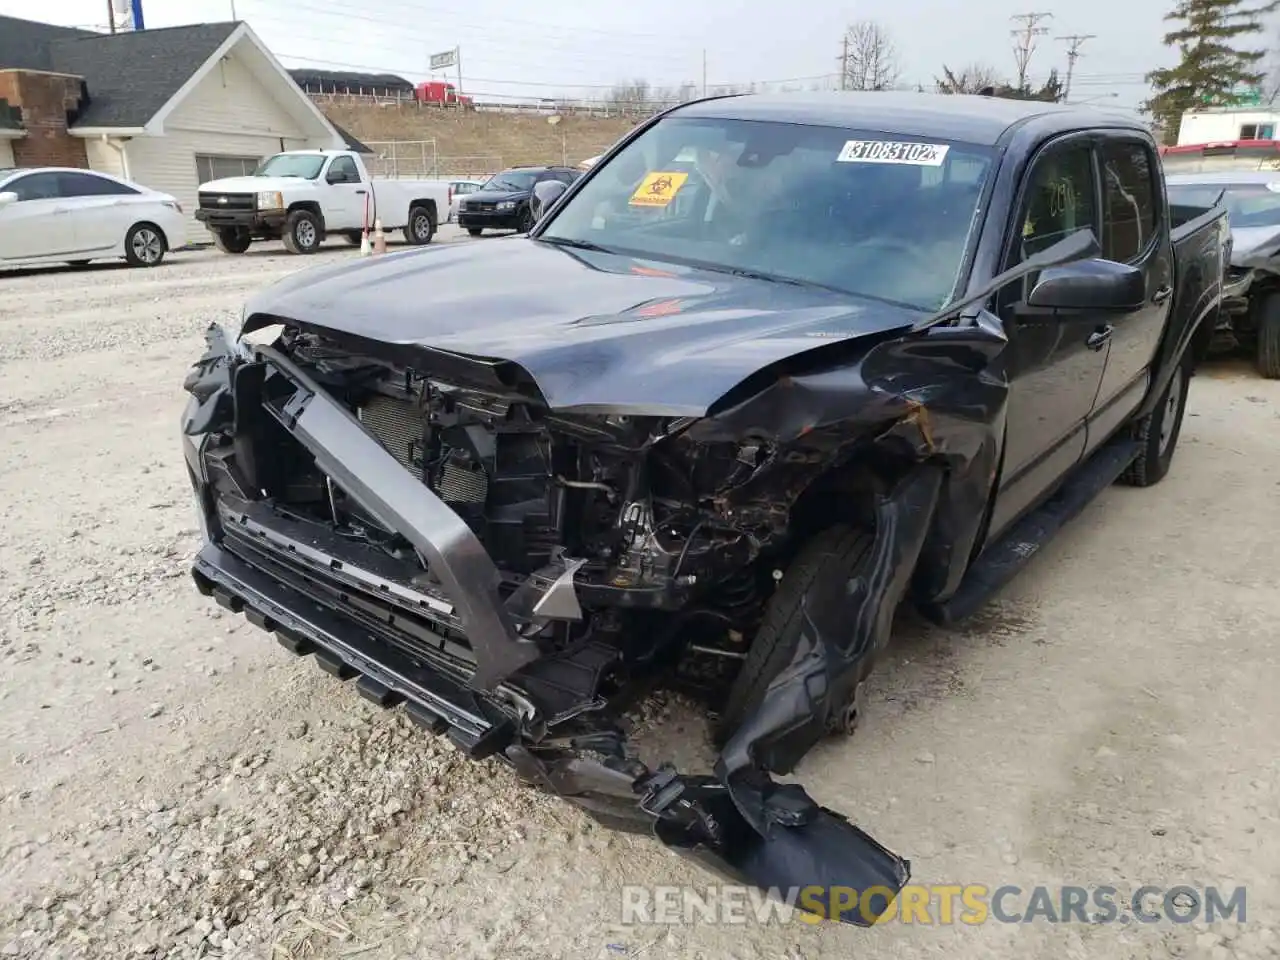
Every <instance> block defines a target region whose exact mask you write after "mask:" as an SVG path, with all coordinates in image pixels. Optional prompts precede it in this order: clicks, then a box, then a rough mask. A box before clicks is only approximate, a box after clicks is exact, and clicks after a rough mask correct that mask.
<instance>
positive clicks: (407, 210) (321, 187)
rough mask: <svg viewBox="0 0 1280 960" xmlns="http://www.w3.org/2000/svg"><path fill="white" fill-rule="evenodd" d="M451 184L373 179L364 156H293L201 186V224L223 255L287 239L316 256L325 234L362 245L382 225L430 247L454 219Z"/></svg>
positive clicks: (293, 247)
mask: <svg viewBox="0 0 1280 960" xmlns="http://www.w3.org/2000/svg"><path fill="white" fill-rule="evenodd" d="M452 192H453V191H452V190H451V188H450V187H449V185H448V184H447V183H442V182H439V181H432V180H374V179H373V178H372V177H370V176H369V171H368V170H367V169H365V165H364V162H363V161H362V160H361V159H360V155H359V154H358V153H353V152H351V151H349V150H288V151H285V152H284V153H277V154H276V155H275V156H273V157H269V158H268V159H266V160H264V161H263V162H262V165H261V166H259V167H258V169H257V170H256V171H255V172H254V174H253V175H252V176H249V177H227V178H225V179H222V180H211V181H209V182H208V183H202V184H201V185H200V192H199V197H200V201H199V206H198V207H197V209H196V213H195V216H196V219H197V220H199V221H200V222H201V223H203V224H204V225H205V226H206V227H208V228H209V231H210V232H211V233H212V234H213V237H214V243H215V244H216V245H217V247H218V249H219V250H221V251H222V252H224V253H244V252H245V251H246V250H248V249H249V245H250V244H251V243H252V242H253V241H254V240H283V241H284V245H285V249H287V250H288V251H289V252H290V253H314V252H315V251H316V249H317V248H318V247H319V246H320V244H321V243H323V242H324V239H325V237H326V236H328V235H330V234H337V235H340V236H343V237H345V238H346V239H347V240H348V241H349V242H351V243H359V242H360V233H361V230H362V229H363V228H364V227H365V225H366V224H367V225H368V227H369V229H370V230H372V229H373V223H374V220H379V219H380V220H381V221H382V227H383V229H384V230H386V231H391V230H403V231H404V238H405V240H406V241H407V242H409V243H414V244H420V243H430V242H431V238H432V237H433V236H434V235H435V232H436V226H437V225H438V224H439V223H441V222H442V220H444V219H445V218H447V217H448V216H449V205H450V203H451V202H452V200H453V196H452Z"/></svg>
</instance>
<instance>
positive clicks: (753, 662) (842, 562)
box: [717, 526, 875, 742]
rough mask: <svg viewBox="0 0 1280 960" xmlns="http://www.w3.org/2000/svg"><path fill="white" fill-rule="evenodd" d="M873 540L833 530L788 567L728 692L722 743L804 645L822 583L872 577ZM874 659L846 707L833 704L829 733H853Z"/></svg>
mask: <svg viewBox="0 0 1280 960" xmlns="http://www.w3.org/2000/svg"><path fill="white" fill-rule="evenodd" d="M874 544H875V536H874V535H873V534H872V533H871V532H870V531H868V530H860V529H856V528H854V527H850V526H835V527H829V528H827V529H826V530H823V531H822V532H821V533H819V534H817V535H816V536H815V537H814V538H813V539H812V540H810V541H809V542H808V543H807V544H805V545H804V547H803V548H801V550H800V552H799V553H798V554H797V555H796V557H795V559H794V560H792V561H791V563H790V564H789V565H788V566H787V570H786V575H785V576H784V577H783V578H782V580H781V582H780V583H779V584H778V589H777V590H776V591H774V593H773V595H772V596H771V597H770V598H769V600H768V603H767V604H766V605H765V608H764V617H763V618H762V620H761V622H760V629H759V630H758V631H757V632H756V635H755V638H754V639H753V640H752V641H751V646H750V648H749V649H748V651H747V658H746V660H744V661H743V662H742V668H741V669H740V670H739V671H738V675H737V677H736V678H735V679H734V681H733V687H732V689H730V691H729V696H728V699H727V700H726V701H725V706H724V709H723V710H722V711H721V714H720V719H719V723H718V725H717V726H718V730H717V734H718V739H719V740H720V741H721V742H724V741H726V740H728V738H729V737H730V736H731V735H732V734H733V732H734V731H735V730H736V729H737V728H738V727H739V726H740V725H741V724H742V721H743V720H745V719H746V718H747V716H748V715H749V714H750V713H751V711H752V710H754V709H755V708H756V707H758V706H759V705H760V703H761V702H762V701H763V700H764V695H765V692H766V691H767V690H768V689H769V684H771V683H772V682H773V681H774V678H776V677H777V676H778V674H779V673H781V672H782V671H783V670H785V669H786V668H787V667H788V666H789V665H790V664H791V661H792V660H793V659H794V658H795V656H796V652H797V651H798V650H799V649H800V646H801V644H802V643H805V642H806V637H805V629H806V625H807V621H808V612H807V609H806V608H807V606H808V604H811V603H813V602H814V600H815V599H816V598H815V592H816V591H817V590H818V589H820V587H819V584H822V583H823V582H824V581H826V580H828V579H829V578H830V577H831V576H832V575H833V574H834V575H836V576H838V577H840V578H841V579H842V580H843V581H846V582H849V583H853V582H854V581H855V580H857V579H858V578H859V577H866V576H868V575H869V574H870V573H871V566H872V562H873V560H874V557H873V554H872V547H873V546H874ZM871 665H872V660H871V658H870V657H867V658H866V659H865V660H864V662H863V663H862V664H860V665H859V666H858V667H856V668H855V669H856V670H857V675H856V676H855V677H854V678H853V680H854V682H853V685H852V687H851V690H852V693H851V694H850V696H849V697H848V698H847V701H846V702H844V703H837V704H832V708H833V709H832V715H831V717H830V718H829V723H828V727H829V729H830V730H831V732H852V730H853V727H854V726H855V725H856V723H857V720H858V717H857V713H856V711H857V709H858V702H857V691H858V689H859V686H860V684H861V683H862V681H863V680H864V679H865V678H866V675H867V674H868V673H869V672H870V670H871Z"/></svg>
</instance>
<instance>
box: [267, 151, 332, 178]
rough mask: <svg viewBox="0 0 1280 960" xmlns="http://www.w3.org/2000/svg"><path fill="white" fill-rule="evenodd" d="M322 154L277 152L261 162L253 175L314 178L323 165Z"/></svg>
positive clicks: (318, 174)
mask: <svg viewBox="0 0 1280 960" xmlns="http://www.w3.org/2000/svg"><path fill="white" fill-rule="evenodd" d="M324 161H325V158H324V156H322V155H321V156H317V155H315V154H309V153H277V154H276V155H275V156H274V157H269V158H267V159H266V160H264V161H263V162H262V165H261V166H259V167H258V169H257V170H255V171H254V173H253V175H254V176H255V177H301V178H302V179H303V180H314V179H315V178H316V177H318V176H320V168H321V167H323V166H324Z"/></svg>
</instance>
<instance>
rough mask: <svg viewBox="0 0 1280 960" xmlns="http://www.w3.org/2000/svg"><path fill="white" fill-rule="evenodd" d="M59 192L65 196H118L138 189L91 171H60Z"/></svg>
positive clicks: (132, 192)
mask: <svg viewBox="0 0 1280 960" xmlns="http://www.w3.org/2000/svg"><path fill="white" fill-rule="evenodd" d="M58 184H59V188H58V189H59V193H60V194H61V195H62V196H64V197H118V196H125V195H127V194H136V193H137V192H138V191H137V190H134V189H133V188H132V187H126V186H125V185H124V184H122V183H116V182H115V181H113V180H107V179H106V178H105V177H95V176H94V175H93V174H91V173H67V172H63V173H59V174H58Z"/></svg>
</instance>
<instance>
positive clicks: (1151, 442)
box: [1120, 356, 1191, 487]
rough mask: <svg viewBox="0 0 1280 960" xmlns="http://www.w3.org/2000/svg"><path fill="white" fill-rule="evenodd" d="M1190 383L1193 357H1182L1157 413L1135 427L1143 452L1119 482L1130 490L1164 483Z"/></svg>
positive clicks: (1156, 407) (1176, 442)
mask: <svg viewBox="0 0 1280 960" xmlns="http://www.w3.org/2000/svg"><path fill="white" fill-rule="evenodd" d="M1190 382H1191V357H1189V356H1187V357H1183V359H1182V361H1181V362H1180V363H1179V364H1178V369H1177V370H1175V371H1174V373H1173V377H1172V379H1170V381H1169V385H1168V386H1167V387H1165V389H1164V394H1163V395H1162V396H1161V397H1160V401H1159V402H1158V403H1157V404H1156V406H1155V409H1154V410H1152V411H1151V412H1150V413H1149V414H1147V415H1146V416H1145V417H1143V418H1142V419H1141V420H1139V421H1138V422H1137V423H1135V424H1134V425H1133V428H1132V429H1133V438H1134V439H1135V440H1137V441H1138V443H1139V444H1140V445H1141V448H1140V450H1139V452H1138V457H1137V459H1136V460H1134V461H1133V463H1131V464H1130V465H1129V467H1128V469H1127V470H1125V472H1124V473H1123V474H1121V475H1120V482H1121V483H1123V484H1125V485H1126V486H1130V487H1149V486H1151V485H1153V484H1156V483H1159V482H1160V481H1161V480H1163V479H1164V475H1165V474H1166V473H1168V472H1169V465H1170V464H1171V463H1172V462H1173V451H1174V450H1175V449H1177V446H1178V437H1179V436H1180V435H1181V434H1182V416H1183V414H1184V413H1185V412H1186V409H1187V387H1188V386H1189V385H1190Z"/></svg>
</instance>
